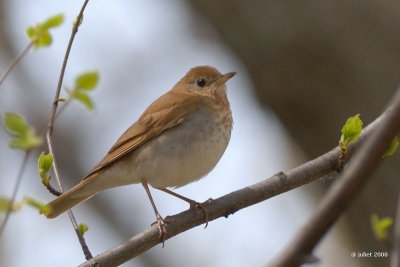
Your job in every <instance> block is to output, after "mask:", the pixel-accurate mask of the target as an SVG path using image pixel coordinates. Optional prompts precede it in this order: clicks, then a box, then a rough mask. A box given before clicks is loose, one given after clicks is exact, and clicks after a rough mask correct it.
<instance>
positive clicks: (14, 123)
mask: <svg viewBox="0 0 400 267" xmlns="http://www.w3.org/2000/svg"><path fill="white" fill-rule="evenodd" d="M3 123H4V127H5V128H6V130H7V132H8V133H9V134H10V136H11V140H10V143H9V145H10V147H11V148H14V149H23V150H29V149H32V148H35V147H38V146H40V145H41V144H42V142H43V140H42V138H41V137H40V136H37V135H36V134H35V131H34V129H33V128H31V127H30V126H29V125H28V124H27V123H26V122H25V120H24V119H23V118H22V117H21V116H20V115H18V114H15V113H6V114H5V116H4V120H3Z"/></svg>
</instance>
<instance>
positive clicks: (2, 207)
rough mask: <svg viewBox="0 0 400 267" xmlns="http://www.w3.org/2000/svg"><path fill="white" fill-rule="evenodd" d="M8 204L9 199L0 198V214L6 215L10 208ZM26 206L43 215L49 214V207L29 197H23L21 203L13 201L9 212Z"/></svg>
mask: <svg viewBox="0 0 400 267" xmlns="http://www.w3.org/2000/svg"><path fill="white" fill-rule="evenodd" d="M10 202H11V199H9V198H6V197H0V213H6V212H7V211H8V209H9V207H10ZM24 204H26V205H28V206H31V207H33V208H35V209H38V210H39V211H40V213H43V214H49V213H50V211H51V210H50V207H49V206H47V205H45V204H43V203H41V202H39V201H37V200H35V199H33V198H31V197H25V198H24V199H23V200H21V201H14V202H13V203H12V205H11V212H17V211H19V210H20V209H21V208H22V206H23V205H24Z"/></svg>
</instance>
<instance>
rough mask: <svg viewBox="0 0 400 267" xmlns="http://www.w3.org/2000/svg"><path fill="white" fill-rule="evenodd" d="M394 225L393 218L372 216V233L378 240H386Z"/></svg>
mask: <svg viewBox="0 0 400 267" xmlns="http://www.w3.org/2000/svg"><path fill="white" fill-rule="evenodd" d="M392 224H393V219H392V218H391V217H384V218H379V216H378V215H377V214H375V213H373V214H371V226H372V231H373V232H374V235H375V238H376V239H378V240H386V239H387V238H388V230H389V228H390V226H392Z"/></svg>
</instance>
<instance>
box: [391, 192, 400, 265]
mask: <svg viewBox="0 0 400 267" xmlns="http://www.w3.org/2000/svg"><path fill="white" fill-rule="evenodd" d="M393 244H394V246H393V249H392V255H391V257H390V267H400V194H399V199H398V200H397V211H396V218H395V225H394V242H393Z"/></svg>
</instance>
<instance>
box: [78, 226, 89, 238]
mask: <svg viewBox="0 0 400 267" xmlns="http://www.w3.org/2000/svg"><path fill="white" fill-rule="evenodd" d="M78 230H79V233H80V234H81V235H82V236H83V235H84V234H85V233H86V232H87V231H89V227H88V226H87V224H84V223H80V224H79V225H78Z"/></svg>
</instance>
